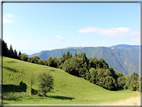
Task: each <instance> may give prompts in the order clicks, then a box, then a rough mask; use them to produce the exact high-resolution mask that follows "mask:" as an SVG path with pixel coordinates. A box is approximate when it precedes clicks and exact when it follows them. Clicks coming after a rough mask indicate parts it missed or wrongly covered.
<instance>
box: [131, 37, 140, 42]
mask: <svg viewBox="0 0 142 107" xmlns="http://www.w3.org/2000/svg"><path fill="white" fill-rule="evenodd" d="M132 40H133V41H135V42H140V39H138V38H133V39H132Z"/></svg>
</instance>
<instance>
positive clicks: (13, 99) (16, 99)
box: [3, 97, 21, 104]
mask: <svg viewBox="0 0 142 107" xmlns="http://www.w3.org/2000/svg"><path fill="white" fill-rule="evenodd" d="M3 100H9V101H21V100H20V99H19V97H17V98H14V97H12V98H3ZM4 104H6V103H4Z"/></svg>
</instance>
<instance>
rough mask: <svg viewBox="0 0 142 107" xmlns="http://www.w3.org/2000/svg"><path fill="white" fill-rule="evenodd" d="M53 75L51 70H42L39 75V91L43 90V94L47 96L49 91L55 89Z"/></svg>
mask: <svg viewBox="0 0 142 107" xmlns="http://www.w3.org/2000/svg"><path fill="white" fill-rule="evenodd" d="M53 81H54V79H53V77H52V75H50V73H49V72H41V73H40V74H39V75H38V87H39V91H40V90H41V91H42V94H43V96H46V93H47V92H50V91H51V90H52V89H53Z"/></svg>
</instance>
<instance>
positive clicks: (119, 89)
mask: <svg viewBox="0 0 142 107" xmlns="http://www.w3.org/2000/svg"><path fill="white" fill-rule="evenodd" d="M121 90H124V89H123V88H120V87H119V88H117V89H112V90H111V91H121Z"/></svg>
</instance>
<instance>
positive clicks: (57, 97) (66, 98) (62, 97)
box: [47, 96, 75, 100]
mask: <svg viewBox="0 0 142 107" xmlns="http://www.w3.org/2000/svg"><path fill="white" fill-rule="evenodd" d="M47 97H49V98H55V99H61V100H72V99H75V98H74V97H66V96H47Z"/></svg>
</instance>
